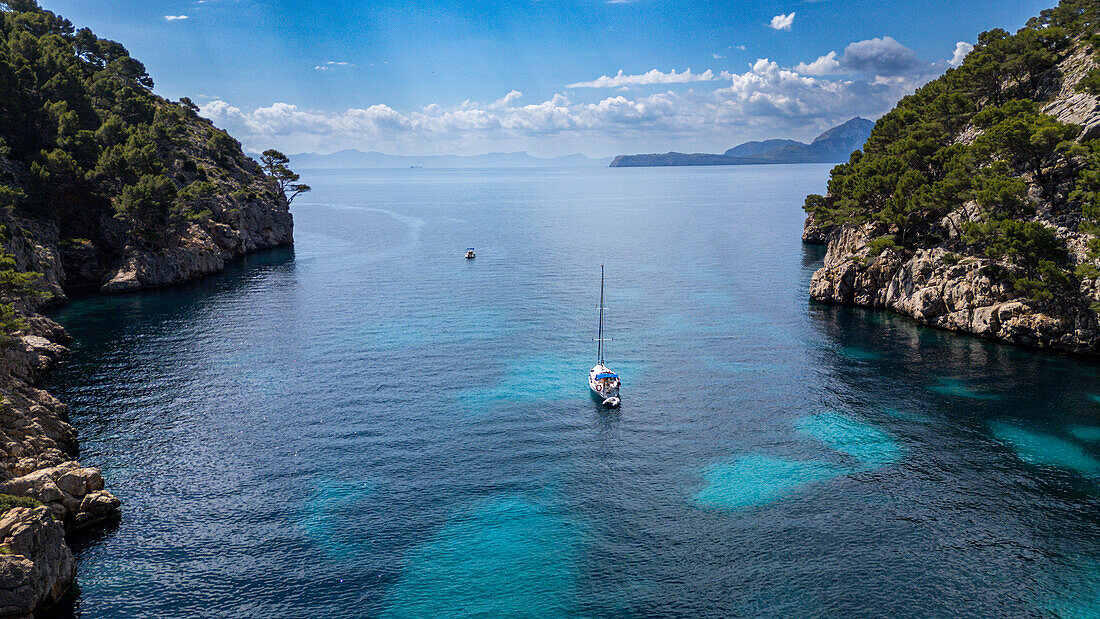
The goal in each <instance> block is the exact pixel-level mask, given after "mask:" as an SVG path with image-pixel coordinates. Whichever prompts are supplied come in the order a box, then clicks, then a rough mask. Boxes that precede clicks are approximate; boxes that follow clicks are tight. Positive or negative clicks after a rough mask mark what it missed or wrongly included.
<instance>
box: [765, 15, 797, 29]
mask: <svg viewBox="0 0 1100 619" xmlns="http://www.w3.org/2000/svg"><path fill="white" fill-rule="evenodd" d="M793 24H794V12H793V11H792V12H791V14H790V15H783V14H782V13H780V14H779V15H776V16H775V17H773V18H772V21H771V23H770V24H768V27H770V28H771V29H772V30H790V29H791V26H792V25H793Z"/></svg>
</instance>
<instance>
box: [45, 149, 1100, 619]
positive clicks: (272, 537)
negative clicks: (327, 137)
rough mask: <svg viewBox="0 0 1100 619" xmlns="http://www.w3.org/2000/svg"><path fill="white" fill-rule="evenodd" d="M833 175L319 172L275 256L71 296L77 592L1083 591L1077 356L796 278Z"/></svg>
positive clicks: (1092, 466) (448, 604)
mask: <svg viewBox="0 0 1100 619" xmlns="http://www.w3.org/2000/svg"><path fill="white" fill-rule="evenodd" d="M827 173H828V166H820V165H802V166H778V167H775V166H746V167H725V168H666V169H629V168H617V169H591V170H588V169H575V170H568V169H563V170H513V171H507V170H501V171H484V170H481V171H473V170H424V169H419V170H387V171H381V170H380V171H365V172H364V171H339V172H336V171H333V172H313V173H310V174H308V175H307V176H308V178H307V179H306V180H307V181H308V182H309V183H310V185H312V186H313V187H314V188H315V191H314V192H313V193H311V194H308V195H306V196H303V197H302V198H300V199H299V201H298V202H296V203H295V206H294V211H295V219H296V230H295V236H296V239H297V244H296V246H295V247H294V248H293V249H286V250H278V251H271V252H266V253H262V254H258V255H255V256H252V257H250V258H248V259H246V260H244V261H242V262H240V263H237V264H234V265H231V267H230V268H229V269H227V270H226V272H225V273H223V274H221V275H219V276H215V277H210V278H207V279H204V280H201V281H198V282H194V283H192V284H188V285H184V286H178V287H173V288H168V289H163V290H151V291H145V292H141V293H138V294H129V295H120V296H112V297H89V298H84V299H79V300H76V301H75V302H74V303H72V304H71V305H70V306H68V307H66V308H64V309H63V310H61V311H60V312H59V313H58V315H57V318H58V319H59V320H60V321H61V322H62V323H64V324H65V326H66V327H67V328H68V329H69V330H70V331H71V332H72V334H73V335H74V336H75V337H76V344H75V346H74V351H73V354H72V356H71V357H70V359H69V360H68V362H67V363H66V364H65V365H64V367H63V368H62V369H61V370H60V371H59V372H58V373H57V374H56V376H55V377H54V379H53V382H52V385H51V388H52V389H54V390H55V392H56V393H57V394H58V395H59V396H60V397H62V398H63V399H64V400H65V401H67V402H68V403H70V404H71V406H72V420H73V422H74V424H75V425H76V426H77V428H78V429H79V431H80V435H81V448H82V457H81V459H82V461H83V462H84V463H85V464H87V465H89V466H98V467H102V468H103V470H104V473H105V475H106V477H107V479H108V483H109V485H110V488H111V490H112V491H113V492H114V493H115V494H117V495H118V496H119V497H120V498H121V499H122V500H123V510H124V511H123V516H122V519H121V522H120V523H119V524H118V525H117V526H116V527H115V528H113V529H112V530H110V531H106V532H103V533H101V534H99V535H97V536H95V537H93V538H90V539H81V540H77V550H78V560H79V565H80V577H79V595H78V596H77V597H75V598H74V599H73V600H71V601H70V605H71V607H70V608H69V609H68V611H67V612H71V611H76V612H79V613H80V614H81V616H84V617H119V616H162V617H170V616H187V615H191V616H219V617H257V616H287V617H300V616H362V617H418V616H442V617H447V616H454V617H460V616H491V615H499V616H531V617H549V616H578V617H657V616H661V617H665V616H683V617H696V616H736V615H762V616H825V615H854V616H892V615H905V616H928V617H940V616H946V615H996V616H1000V615H1029V616H1030V615H1040V616H1042V615H1058V616H1068V617H1074V616H1077V617H1084V616H1095V614H1094V613H1095V611H1096V604H1097V602H1098V600H1100V543H1098V542H1100V375H1098V365H1097V364H1096V363H1094V362H1091V361H1087V360H1082V359H1077V358H1070V357H1060V356H1052V355H1046V354H1037V353H1033V352H1028V351H1025V350H1021V349H1017V348H1012V347H1007V346H1001V345H996V344H992V343H989V342H984V341H981V340H977V339H972V338H965V337H959V336H956V335H952V334H949V333H945V332H940V331H934V330H929V329H924V328H920V327H917V326H915V325H914V324H913V323H911V322H910V321H908V320H905V319H902V318H899V317H896V316H893V315H890V314H886V313H880V312H869V311H863V310H855V309H844V308H832V307H825V306H820V305H816V304H813V303H810V302H808V301H807V287H808V282H809V278H810V275H811V273H812V272H813V270H814V269H815V268H816V267H817V266H818V265H819V264H820V261H821V259H822V252H821V250H820V249H817V248H812V247H803V246H802V245H801V244H800V242H799V235H800V232H801V222H802V212H801V210H800V205H801V202H802V198H803V196H805V195H806V194H807V193H812V192H820V191H822V189H823V188H824V183H825V179H826V177H827ZM470 245H473V246H475V247H476V248H477V250H478V257H477V259H476V260H473V261H466V260H464V259H462V252H463V250H464V249H465V248H466V247H467V246H470ZM600 263H604V264H606V265H607V273H608V286H607V298H608V300H607V305H608V306H609V307H610V310H609V312H608V319H609V325H608V326H609V336H610V337H612V338H614V340H613V341H612V342H610V343H609V345H608V362H609V364H610V365H611V367H613V368H615V369H617V370H619V371H620V373H621V374H622V375H623V406H622V408H621V409H620V410H617V411H605V410H602V409H600V408H599V407H597V406H596V404H595V403H594V402H593V401H592V400H591V399H590V397H589V395H588V393H587V387H586V384H585V376H586V373H587V370H588V368H589V367H591V365H592V362H593V358H592V357H593V353H594V348H595V347H594V346H593V342H592V341H591V338H593V337H594V336H595V323H594V320H595V312H594V309H595V307H596V304H597V300H598V283H599V281H598V278H599V266H598V265H599V264H600Z"/></svg>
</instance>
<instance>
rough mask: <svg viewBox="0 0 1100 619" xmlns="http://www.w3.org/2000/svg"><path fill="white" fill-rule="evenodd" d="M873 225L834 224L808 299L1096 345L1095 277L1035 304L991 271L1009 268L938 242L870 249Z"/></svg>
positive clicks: (1034, 339) (1016, 337)
mask: <svg viewBox="0 0 1100 619" xmlns="http://www.w3.org/2000/svg"><path fill="white" fill-rule="evenodd" d="M964 208H965V207H964ZM876 232H877V231H876V230H874V228H873V226H870V225H869V226H863V227H857V226H845V227H843V228H839V229H837V230H834V231H833V233H832V234H831V235H830V237H829V241H828V250H827V252H826V254H825V263H824V266H823V267H822V268H821V269H819V270H818V271H817V272H816V273H814V276H813V279H812V281H811V283H810V296H811V297H812V298H813V299H815V300H817V301H821V302H825V303H841V304H848V305H859V306H863V307H873V308H884V309H889V310H893V311H895V312H898V313H900V314H904V315H906V316H911V317H912V318H914V319H916V320H917V321H918V322H920V323H922V324H926V325H931V326H935V327H940V328H943V329H948V330H951V331H959V332H966V333H972V334H974V335H978V336H981V337H985V338H989V339H993V340H999V341H1003V342H1009V343H1012V344H1018V345H1022V346H1029V347H1035V348H1045V349H1051V350H1058V351H1063V352H1074V353H1096V352H1098V351H1100V325H1098V323H1097V314H1096V312H1095V311H1094V310H1093V309H1092V307H1091V306H1092V304H1093V303H1096V302H1100V279H1096V280H1085V281H1084V282H1082V284H1081V290H1080V291H1079V294H1078V295H1075V296H1063V297H1057V298H1055V299H1053V300H1051V301H1048V302H1045V303H1042V304H1040V303H1037V302H1034V301H1031V300H1028V299H1025V298H1021V297H1019V296H1018V295H1016V294H1015V293H1014V292H1013V287H1012V284H1011V283H1010V282H1009V281H1008V280H1005V279H1000V278H998V277H996V276H994V275H993V273H998V272H1000V273H1004V274H1005V275H1010V274H1011V267H1006V266H1005V265H1001V264H999V265H997V266H999V267H1000V268H999V269H990V268H987V267H990V266H992V265H993V264H994V263H993V261H991V260H989V259H986V258H980V257H975V256H957V255H955V254H952V253H951V252H949V251H947V250H946V249H944V248H942V247H935V248H928V249H919V250H917V251H915V252H913V253H912V255H908V256H903V255H901V254H900V253H899V252H898V251H897V250H893V249H887V250H885V251H883V252H882V253H881V254H880V255H878V256H873V255H871V252H870V248H869V247H868V241H869V239H870V238H873V237H874V236H877V234H876ZM1063 233H1065V231H1063Z"/></svg>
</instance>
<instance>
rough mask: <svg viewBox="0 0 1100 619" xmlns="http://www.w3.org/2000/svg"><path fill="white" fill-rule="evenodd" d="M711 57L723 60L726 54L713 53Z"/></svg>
mask: <svg viewBox="0 0 1100 619" xmlns="http://www.w3.org/2000/svg"><path fill="white" fill-rule="evenodd" d="M711 57H712V58H714V59H715V60H722V59H723V58H725V56H723V55H721V54H711Z"/></svg>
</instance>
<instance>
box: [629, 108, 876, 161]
mask: <svg viewBox="0 0 1100 619" xmlns="http://www.w3.org/2000/svg"><path fill="white" fill-rule="evenodd" d="M874 126H875V123H873V122H871V121H869V120H867V119H866V118H859V117H856V118H853V119H852V120H849V121H848V122H846V123H844V124H843V125H839V126H836V127H833V128H832V129H829V130H828V131H826V132H825V133H822V134H821V135H819V136H817V137H816V138H815V139H814V141H813V142H811V143H810V144H804V143H802V142H796V141H794V140H764V141H763V142H745V143H744V144H741V145H739V146H734V147H733V148H731V149H729V150H727V151H726V152H725V153H722V154H721V155H718V154H709V153H664V154H653V155H619V156H618V157H615V159H613V160H612V161H611V167H613V168H631V167H648V166H699V165H753V164H762V163H842V162H845V161H848V157H849V155H851V154H852V151H854V150H859V149H861V148H863V144H864V143H865V142H867V138H868V137H870V136H871V129H873V128H874Z"/></svg>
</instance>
